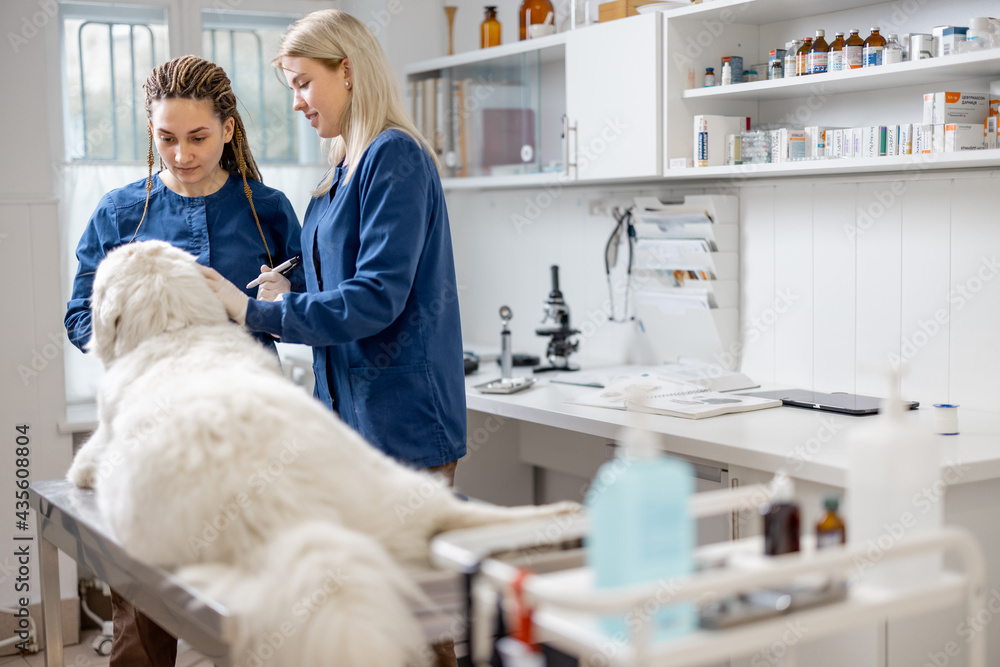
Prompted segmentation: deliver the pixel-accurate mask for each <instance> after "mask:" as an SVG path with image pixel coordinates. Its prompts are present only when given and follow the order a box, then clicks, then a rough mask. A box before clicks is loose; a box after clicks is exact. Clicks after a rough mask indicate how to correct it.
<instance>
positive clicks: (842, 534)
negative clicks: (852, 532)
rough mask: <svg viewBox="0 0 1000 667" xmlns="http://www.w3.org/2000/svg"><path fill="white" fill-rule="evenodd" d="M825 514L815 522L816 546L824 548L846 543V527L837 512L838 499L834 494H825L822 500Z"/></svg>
mask: <svg viewBox="0 0 1000 667" xmlns="http://www.w3.org/2000/svg"><path fill="white" fill-rule="evenodd" d="M823 507H825V508H826V514H825V515H824V516H823V518H822V519H820V520H819V522H818V523H817V524H816V548H817V549H826V548H827V547H835V546H839V545H841V544H846V543H847V528H846V527H845V526H844V520H843V519H841V518H840V515H839V514H837V509H838V508H839V507H840V500H839V499H838V498H837V497H836V496H827V498H826V499H825V500H823Z"/></svg>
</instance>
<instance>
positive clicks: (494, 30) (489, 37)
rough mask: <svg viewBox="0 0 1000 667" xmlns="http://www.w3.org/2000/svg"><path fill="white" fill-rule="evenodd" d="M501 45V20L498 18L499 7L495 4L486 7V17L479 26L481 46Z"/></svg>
mask: <svg viewBox="0 0 1000 667" xmlns="http://www.w3.org/2000/svg"><path fill="white" fill-rule="evenodd" d="M490 46H500V21H498V20H497V8H496V7H495V6H494V5H489V6H488V7H486V18H484V19H483V22H482V25H480V27H479V48H481V49H485V48H487V47H490Z"/></svg>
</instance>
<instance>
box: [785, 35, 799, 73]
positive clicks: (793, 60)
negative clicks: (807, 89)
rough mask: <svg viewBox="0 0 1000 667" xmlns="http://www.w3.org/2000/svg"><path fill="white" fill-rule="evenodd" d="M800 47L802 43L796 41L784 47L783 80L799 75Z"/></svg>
mask: <svg viewBox="0 0 1000 667" xmlns="http://www.w3.org/2000/svg"><path fill="white" fill-rule="evenodd" d="M801 46H802V41H801V40H798V39H793V40H792V41H790V42H788V44H786V45H785V47H786V50H785V78H786V79H788V78H790V77H793V76H798V75H799V64H798V63H799V60H798V54H799V47H801Z"/></svg>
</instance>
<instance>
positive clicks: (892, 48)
mask: <svg viewBox="0 0 1000 667" xmlns="http://www.w3.org/2000/svg"><path fill="white" fill-rule="evenodd" d="M901 62H903V46H902V45H901V44H900V43H899V40H898V38H897V37H896V35H894V34H890V35H889V41H888V42H886V44H885V48H884V49H883V50H882V64H883V65H892V64H893V63H901Z"/></svg>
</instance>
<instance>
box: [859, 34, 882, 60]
mask: <svg viewBox="0 0 1000 667" xmlns="http://www.w3.org/2000/svg"><path fill="white" fill-rule="evenodd" d="M878 30H879V29H878V28H877V27H875V28H872V34H870V35H868V38H867V39H866V40H865V43H864V47H863V48H864V53H863V54H862V56H861V58H862V60H864V66H865V67H878V66H879V65H881V64H882V52H883V51H884V50H885V37H883V36H882V35H880V34H879V32H878Z"/></svg>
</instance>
